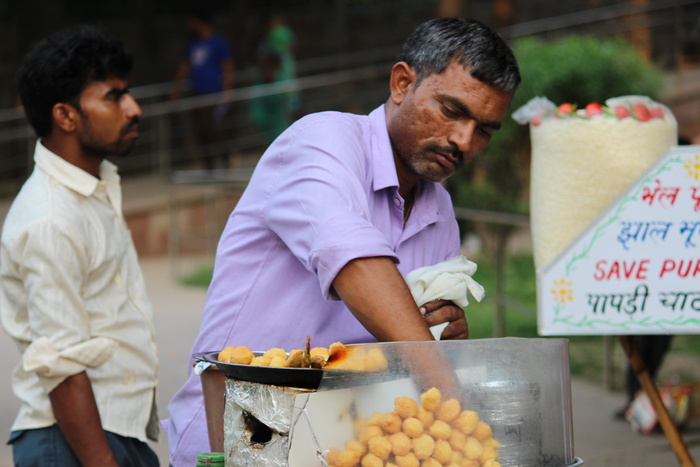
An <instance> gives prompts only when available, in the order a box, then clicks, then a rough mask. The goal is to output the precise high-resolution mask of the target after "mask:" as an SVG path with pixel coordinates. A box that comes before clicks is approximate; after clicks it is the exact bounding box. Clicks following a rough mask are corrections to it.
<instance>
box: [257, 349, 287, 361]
mask: <svg viewBox="0 0 700 467" xmlns="http://www.w3.org/2000/svg"><path fill="white" fill-rule="evenodd" d="M263 357H270V360H272V359H273V358H275V357H282V358H284V359H286V358H287V352H285V351H284V349H280V348H279V347H273V348H271V349H267V350H266V351H265V353H264V354H263Z"/></svg>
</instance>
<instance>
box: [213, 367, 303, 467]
mask: <svg viewBox="0 0 700 467" xmlns="http://www.w3.org/2000/svg"><path fill="white" fill-rule="evenodd" d="M306 392H313V391H311V390H308V389H299V388H290V387H281V386H271V385H267V384H259V383H249V382H246V381H238V380H234V379H227V380H226V405H225V410H224V453H225V460H226V466H227V467H230V466H241V467H244V466H258V465H259V466H263V465H264V466H267V467H285V466H287V455H288V453H289V430H290V427H291V424H292V408H293V406H294V398H295V396H297V395H298V394H303V393H306Z"/></svg>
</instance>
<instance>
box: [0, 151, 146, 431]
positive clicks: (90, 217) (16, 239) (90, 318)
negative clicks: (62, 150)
mask: <svg viewBox="0 0 700 467" xmlns="http://www.w3.org/2000/svg"><path fill="white" fill-rule="evenodd" d="M34 161H35V163H36V166H35V168H34V171H33V172H32V174H31V176H30V177H29V179H28V180H27V181H26V183H25V184H24V186H23V187H22V190H21V191H20V193H19V194H18V195H17V198H15V200H14V202H13V203H12V207H11V208H10V211H9V212H8V214H7V217H6V219H5V222H4V225H3V228H2V239H1V245H0V275H1V278H0V281H1V282H0V283H1V285H0V318H1V319H2V325H3V327H4V328H5V331H6V332H7V333H8V334H9V335H10V336H12V338H13V339H14V340H15V342H16V343H17V345H18V347H19V350H20V352H21V354H22V357H21V361H20V363H19V365H18V366H17V367H16V369H15V371H14V373H13V375H12V387H13V391H14V393H15V395H16V396H17V397H18V398H19V399H20V401H21V405H20V409H19V414H18V415H17V418H16V419H15V422H14V424H13V425H12V430H22V429H31V428H41V427H45V426H50V425H53V424H54V423H55V422H56V420H55V418H54V416H53V411H52V409H51V403H50V401H49V398H48V394H49V392H51V390H53V389H54V388H55V387H56V386H57V385H58V384H60V383H61V382H62V381H64V380H65V379H66V378H67V377H69V376H71V375H74V374H77V373H80V372H82V371H86V372H87V375H88V376H89V378H90V381H91V383H92V389H93V392H94V394H95V400H96V402H97V407H98V408H99V411H100V416H101V419H102V426H103V428H104V429H105V430H107V431H111V432H113V433H117V434H119V435H122V436H128V437H133V438H138V439H140V440H142V441H145V439H146V437H148V438H151V439H155V438H154V436H155V434H156V433H157V428H156V427H155V424H157V416H156V414H155V410H156V409H155V403H154V401H155V388H156V383H157V370H158V356H157V348H156V337H155V329H154V322H153V311H152V309H151V304H150V302H149V300H148V297H147V296H146V288H145V284H144V280H143V276H142V275H141V270H140V268H139V264H138V261H137V256H136V250H135V249H134V244H133V241H132V239H131V233H130V231H129V229H128V228H127V226H126V224H125V222H124V218H123V215H122V211H121V188H120V185H119V175H118V174H117V170H116V167H115V166H114V165H113V164H111V163H110V162H108V161H104V162H102V165H101V166H100V178H99V179H97V178H95V177H93V176H92V175H90V174H88V173H87V172H85V171H83V170H81V169H79V168H78V167H76V166H74V165H72V164H70V163H69V162H67V161H65V160H64V159H62V158H61V157H59V156H57V155H55V154H53V153H52V152H51V151H49V150H48V149H46V147H44V146H43V145H42V144H41V142H37V145H36V151H35V154H34ZM147 427H148V429H147ZM154 430H155V431H154ZM147 431H148V436H147Z"/></svg>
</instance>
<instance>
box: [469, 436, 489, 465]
mask: <svg viewBox="0 0 700 467" xmlns="http://www.w3.org/2000/svg"><path fill="white" fill-rule="evenodd" d="M483 453H484V447H483V446H482V445H481V443H480V442H479V440H478V439H476V438H474V437H473V436H469V437H468V438H467V442H466V443H464V457H466V458H467V459H473V460H476V459H478V458H479V457H481V455H482V454H483Z"/></svg>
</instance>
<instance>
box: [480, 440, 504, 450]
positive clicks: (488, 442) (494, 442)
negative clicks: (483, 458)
mask: <svg viewBox="0 0 700 467" xmlns="http://www.w3.org/2000/svg"><path fill="white" fill-rule="evenodd" d="M481 444H482V445H483V446H484V449H488V448H494V449H498V448H500V447H501V446H503V445H502V444H501V443H499V442H498V441H497V440H496V438H489V439H486V440H484V441H482V442H481Z"/></svg>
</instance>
